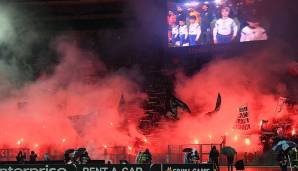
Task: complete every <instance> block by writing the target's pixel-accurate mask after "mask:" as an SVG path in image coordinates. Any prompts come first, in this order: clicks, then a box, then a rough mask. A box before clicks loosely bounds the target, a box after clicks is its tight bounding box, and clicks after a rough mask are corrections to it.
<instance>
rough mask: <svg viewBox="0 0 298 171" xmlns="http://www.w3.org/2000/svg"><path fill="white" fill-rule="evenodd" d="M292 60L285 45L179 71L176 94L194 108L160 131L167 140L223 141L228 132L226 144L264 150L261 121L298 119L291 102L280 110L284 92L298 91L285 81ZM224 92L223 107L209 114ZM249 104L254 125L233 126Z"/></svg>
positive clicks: (167, 141)
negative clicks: (191, 72) (190, 71)
mask: <svg viewBox="0 0 298 171" xmlns="http://www.w3.org/2000/svg"><path fill="white" fill-rule="evenodd" d="M289 63H291V60H290V59H289V58H287V57H286V56H285V55H284V54H282V53H281V52H280V51H279V50H277V49H276V48H275V49H274V48H267V49H266V51H264V52H259V53H250V54H248V55H244V56H241V57H234V58H229V59H215V60H214V61H212V62H211V63H209V64H208V65H207V66H205V67H204V68H203V69H202V70H201V71H199V72H198V73H196V74H194V75H193V76H191V77H187V76H185V75H184V74H183V73H181V72H179V73H178V74H177V77H176V78H177V81H176V94H177V97H178V98H180V99H181V100H183V101H184V102H185V103H187V104H188V105H189V107H190V108H191V110H192V113H191V115H189V114H187V113H184V114H182V115H181V119H180V120H179V121H177V122H175V123H164V124H163V125H162V127H163V131H160V132H157V133H156V135H157V136H159V138H160V139H161V142H162V144H197V143H200V144H201V143H203V144H210V143H214V144H220V143H222V142H223V137H224V136H226V145H231V146H234V147H235V148H236V149H237V150H238V151H239V152H255V151H261V150H262V146H261V144H260V139H259V136H260V132H259V130H260V121H261V120H263V119H264V120H271V119H273V118H285V117H286V116H290V117H291V118H292V120H294V121H295V120H297V115H289V112H288V111H287V109H286V107H285V106H284V108H283V111H282V112H280V113H276V112H275V110H276V106H277V101H278V98H279V97H280V96H284V97H288V95H289V94H291V96H292V97H293V96H296V97H297V96H298V94H293V93H292V92H290V91H289V90H287V85H286V84H285V83H286V82H287V77H288V76H287V71H288V64H289ZM218 93H220V94H221V96H222V105H221V108H220V111H219V112H217V113H215V114H213V115H212V116H207V115H206V113H207V112H210V111H212V110H214V107H215V102H216V97H217V94H218ZM243 105H247V106H248V110H249V119H250V126H251V130H249V131H246V132H245V133H244V132H241V131H239V130H235V129H233V127H234V125H235V122H236V119H237V117H238V116H239V111H238V110H239V107H241V106H243ZM155 145H156V144H155ZM164 147H165V146H164Z"/></svg>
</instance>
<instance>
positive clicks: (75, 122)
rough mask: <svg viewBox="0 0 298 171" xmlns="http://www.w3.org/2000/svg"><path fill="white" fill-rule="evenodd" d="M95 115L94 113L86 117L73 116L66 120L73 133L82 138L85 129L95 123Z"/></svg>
mask: <svg viewBox="0 0 298 171" xmlns="http://www.w3.org/2000/svg"><path fill="white" fill-rule="evenodd" d="M96 116H97V114H96V113H95V112H91V113H89V114H86V115H73V116H69V117H68V119H69V120H70V122H71V124H72V126H73V128H74V129H75V131H76V132H77V133H78V134H79V135H80V136H83V135H84V133H85V129H86V128H87V127H89V126H91V125H92V124H94V122H95V121H96Z"/></svg>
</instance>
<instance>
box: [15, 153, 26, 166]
mask: <svg viewBox="0 0 298 171" xmlns="http://www.w3.org/2000/svg"><path fill="white" fill-rule="evenodd" d="M16 159H17V162H18V163H20V164H22V163H24V161H25V159H24V155H23V152H22V151H19V153H18V155H17V156H16Z"/></svg>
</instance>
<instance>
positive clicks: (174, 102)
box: [166, 95, 191, 120]
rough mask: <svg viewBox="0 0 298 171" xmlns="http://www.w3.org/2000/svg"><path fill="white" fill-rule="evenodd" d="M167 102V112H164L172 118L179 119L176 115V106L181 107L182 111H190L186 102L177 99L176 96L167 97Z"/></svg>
mask: <svg viewBox="0 0 298 171" xmlns="http://www.w3.org/2000/svg"><path fill="white" fill-rule="evenodd" d="M168 103H169V104H168V105H167V109H166V110H167V112H166V116H167V117H169V118H172V119H175V120H177V119H179V117H178V107H180V108H181V109H183V110H184V111H186V112H188V113H191V110H190V108H189V107H188V106H187V104H186V103H184V102H183V101H181V100H179V99H178V98H177V97H175V96H173V95H171V97H170V99H169V102H168Z"/></svg>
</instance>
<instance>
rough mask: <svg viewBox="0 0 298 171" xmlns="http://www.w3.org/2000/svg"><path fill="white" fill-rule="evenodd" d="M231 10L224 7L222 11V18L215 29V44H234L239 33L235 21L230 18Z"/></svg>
mask: <svg viewBox="0 0 298 171" xmlns="http://www.w3.org/2000/svg"><path fill="white" fill-rule="evenodd" d="M229 14H230V8H229V7H224V8H223V9H222V10H221V15H222V18H220V19H218V20H217V21H216V23H215V27H214V29H213V40H214V43H215V44H218V43H230V42H232V41H233V40H234V39H235V38H236V36H237V32H238V26H237V25H236V23H235V21H234V20H233V19H232V18H230V17H229Z"/></svg>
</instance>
